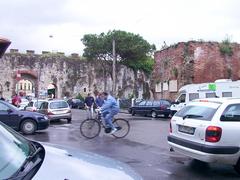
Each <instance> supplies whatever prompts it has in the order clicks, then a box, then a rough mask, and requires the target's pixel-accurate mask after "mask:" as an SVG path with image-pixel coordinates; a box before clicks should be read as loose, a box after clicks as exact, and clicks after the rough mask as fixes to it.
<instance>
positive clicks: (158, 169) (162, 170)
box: [156, 168, 173, 175]
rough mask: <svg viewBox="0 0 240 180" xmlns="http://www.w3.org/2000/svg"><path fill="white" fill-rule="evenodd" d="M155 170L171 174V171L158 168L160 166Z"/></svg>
mask: <svg viewBox="0 0 240 180" xmlns="http://www.w3.org/2000/svg"><path fill="white" fill-rule="evenodd" d="M156 170H157V171H160V172H162V173H165V174H167V175H172V174H173V173H172V172H170V171H167V170H164V169H160V168H157V169H156Z"/></svg>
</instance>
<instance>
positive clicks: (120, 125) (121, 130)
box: [112, 118, 130, 138]
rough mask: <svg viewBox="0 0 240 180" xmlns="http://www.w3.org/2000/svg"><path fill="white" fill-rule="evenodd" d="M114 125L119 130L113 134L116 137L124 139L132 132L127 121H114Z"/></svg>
mask: <svg viewBox="0 0 240 180" xmlns="http://www.w3.org/2000/svg"><path fill="white" fill-rule="evenodd" d="M113 124H114V126H115V127H116V128H117V129H118V131H116V132H115V133H114V134H112V135H113V136H114V137H116V138H124V137H125V136H126V135H128V133H129V131H130V125H129V122H128V121H127V120H126V119H121V118H119V119H114V120H113Z"/></svg>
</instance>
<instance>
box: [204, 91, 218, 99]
mask: <svg viewBox="0 0 240 180" xmlns="http://www.w3.org/2000/svg"><path fill="white" fill-rule="evenodd" d="M215 97H216V93H215V92H214V93H206V98H215Z"/></svg>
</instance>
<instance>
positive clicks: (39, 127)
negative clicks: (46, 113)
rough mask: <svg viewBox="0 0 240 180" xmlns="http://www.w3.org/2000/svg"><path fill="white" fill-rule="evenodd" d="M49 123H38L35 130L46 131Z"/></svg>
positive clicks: (43, 121)
mask: <svg viewBox="0 0 240 180" xmlns="http://www.w3.org/2000/svg"><path fill="white" fill-rule="evenodd" d="M49 123H50V121H49V120H41V121H38V128H37V130H43V129H47V128H48V126H49Z"/></svg>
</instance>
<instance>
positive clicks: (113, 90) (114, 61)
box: [112, 38, 116, 96]
mask: <svg viewBox="0 0 240 180" xmlns="http://www.w3.org/2000/svg"><path fill="white" fill-rule="evenodd" d="M112 51H113V52H112V53H113V66H112V78H113V87H112V92H113V96H116V47H115V39H114V38H113V41H112Z"/></svg>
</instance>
